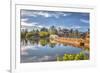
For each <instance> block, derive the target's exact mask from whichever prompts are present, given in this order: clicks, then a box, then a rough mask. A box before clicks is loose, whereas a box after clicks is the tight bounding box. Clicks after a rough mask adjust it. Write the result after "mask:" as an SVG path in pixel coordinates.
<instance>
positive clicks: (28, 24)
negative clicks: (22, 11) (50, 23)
mask: <svg viewBox="0 0 100 73" xmlns="http://www.w3.org/2000/svg"><path fill="white" fill-rule="evenodd" d="M36 24H37V23H36V22H33V23H26V22H21V25H23V26H33V25H36Z"/></svg>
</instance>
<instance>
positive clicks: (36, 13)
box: [21, 10, 72, 18]
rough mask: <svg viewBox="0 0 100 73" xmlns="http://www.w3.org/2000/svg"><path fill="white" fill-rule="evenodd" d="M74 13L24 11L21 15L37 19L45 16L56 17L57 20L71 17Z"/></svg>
mask: <svg viewBox="0 0 100 73" xmlns="http://www.w3.org/2000/svg"><path fill="white" fill-rule="evenodd" d="M71 14H72V13H64V12H46V11H30V10H29V11H28V10H27V11H26V10H23V11H22V12H21V15H22V16H24V15H26V16H33V17H37V16H39V15H40V16H43V17H46V18H48V17H55V18H59V17H60V16H70V15H71Z"/></svg>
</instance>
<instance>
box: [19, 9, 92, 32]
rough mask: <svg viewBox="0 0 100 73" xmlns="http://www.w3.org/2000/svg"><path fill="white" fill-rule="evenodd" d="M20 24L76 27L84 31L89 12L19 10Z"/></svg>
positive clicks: (88, 23)
mask: <svg viewBox="0 0 100 73" xmlns="http://www.w3.org/2000/svg"><path fill="white" fill-rule="evenodd" d="M20 15H21V18H20V19H21V25H26V26H36V25H37V26H38V27H41V28H42V27H46V28H49V27H50V26H55V27H56V28H59V27H60V28H67V29H78V30H79V31H82V32H86V31H88V29H89V26H90V22H89V13H85V12H84V13H82V12H62V11H43V10H40V11H39V10H21V14H20Z"/></svg>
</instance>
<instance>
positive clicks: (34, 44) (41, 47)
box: [20, 38, 89, 63]
mask: <svg viewBox="0 0 100 73" xmlns="http://www.w3.org/2000/svg"><path fill="white" fill-rule="evenodd" d="M81 51H82V52H84V54H87V55H89V52H88V51H86V50H84V48H78V47H73V46H70V45H67V44H65V43H59V42H53V41H50V40H49V39H43V38H42V39H35V40H34V39H33V40H22V41H21V55H20V56H21V59H20V60H21V63H30V62H49V61H57V57H58V56H63V55H64V54H78V53H80V52H81Z"/></svg>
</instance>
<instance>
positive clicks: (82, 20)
mask: <svg viewBox="0 0 100 73" xmlns="http://www.w3.org/2000/svg"><path fill="white" fill-rule="evenodd" d="M80 21H81V22H83V23H89V20H86V19H80Z"/></svg>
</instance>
